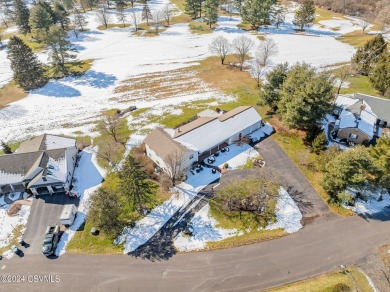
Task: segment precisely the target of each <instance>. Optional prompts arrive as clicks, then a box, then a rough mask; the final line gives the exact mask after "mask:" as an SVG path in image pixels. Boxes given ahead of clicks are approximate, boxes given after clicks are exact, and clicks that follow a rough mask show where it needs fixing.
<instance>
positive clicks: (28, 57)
mask: <svg viewBox="0 0 390 292" xmlns="http://www.w3.org/2000/svg"><path fill="white" fill-rule="evenodd" d="M8 58H9V59H10V60H11V69H12V71H13V73H14V74H13V78H14V80H15V82H16V83H17V84H19V85H20V86H21V87H22V88H23V89H24V90H30V89H35V88H39V87H41V86H43V85H45V84H46V83H47V78H46V76H45V71H44V69H43V66H42V64H41V63H40V62H39V61H38V59H37V57H36V56H35V54H34V53H33V52H32V50H31V49H30V48H29V47H28V46H27V45H26V44H25V43H24V42H23V41H22V40H21V39H20V38H18V37H17V36H12V37H11V38H10V40H9V42H8Z"/></svg>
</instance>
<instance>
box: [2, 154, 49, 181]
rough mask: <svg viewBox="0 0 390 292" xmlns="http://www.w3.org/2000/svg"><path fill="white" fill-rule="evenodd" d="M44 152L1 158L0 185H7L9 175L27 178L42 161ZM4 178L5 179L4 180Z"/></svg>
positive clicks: (8, 155)
mask: <svg viewBox="0 0 390 292" xmlns="http://www.w3.org/2000/svg"><path fill="white" fill-rule="evenodd" d="M41 157H42V152H31V153H18V154H16V153H15V154H7V155H2V156H0V184H3V183H4V184H5V183H7V181H3V180H6V176H7V174H19V175H21V176H25V175H26V174H27V173H28V172H29V171H30V169H31V168H32V167H33V166H34V165H35V164H36V163H37V161H39V160H40V158H41ZM2 177H3V178H2Z"/></svg>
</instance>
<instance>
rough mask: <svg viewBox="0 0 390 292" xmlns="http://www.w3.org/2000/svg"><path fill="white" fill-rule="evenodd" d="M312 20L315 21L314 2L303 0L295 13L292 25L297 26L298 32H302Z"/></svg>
mask: <svg viewBox="0 0 390 292" xmlns="http://www.w3.org/2000/svg"><path fill="white" fill-rule="evenodd" d="M314 19H316V7H315V5H314V1H313V0H305V1H303V3H302V5H301V7H299V9H298V10H297V11H295V17H294V20H293V23H294V24H295V25H297V26H299V30H303V28H304V27H305V26H307V25H309V24H310V23H312V22H313V21H314Z"/></svg>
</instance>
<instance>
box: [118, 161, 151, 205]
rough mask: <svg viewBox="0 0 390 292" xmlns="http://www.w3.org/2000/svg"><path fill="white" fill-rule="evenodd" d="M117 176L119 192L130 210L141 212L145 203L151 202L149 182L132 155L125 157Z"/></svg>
mask: <svg viewBox="0 0 390 292" xmlns="http://www.w3.org/2000/svg"><path fill="white" fill-rule="evenodd" d="M119 178H120V189H121V192H122V194H123V195H124V197H125V198H126V199H127V202H128V205H129V207H130V208H131V210H132V211H137V212H139V213H141V212H142V211H143V208H144V207H145V205H147V204H149V203H151V202H153V198H152V189H151V183H150V182H149V181H148V180H147V178H148V177H147V174H146V173H145V172H144V171H143V170H142V169H141V166H140V164H139V163H138V162H137V161H136V160H135V158H134V157H133V156H131V155H128V156H127V157H126V160H125V162H124V163H123V166H122V169H121V170H120V172H119Z"/></svg>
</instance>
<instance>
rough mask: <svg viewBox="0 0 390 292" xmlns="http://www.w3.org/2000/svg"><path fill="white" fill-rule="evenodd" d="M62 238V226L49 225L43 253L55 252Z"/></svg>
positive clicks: (50, 253)
mask: <svg viewBox="0 0 390 292" xmlns="http://www.w3.org/2000/svg"><path fill="white" fill-rule="evenodd" d="M59 238H60V226H59V225H56V226H48V227H47V229H46V233H45V238H44V239H43V243H42V253H43V254H44V255H45V256H47V257H48V256H51V255H52V254H54V252H55V251H56V248H57V243H58V240H59Z"/></svg>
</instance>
